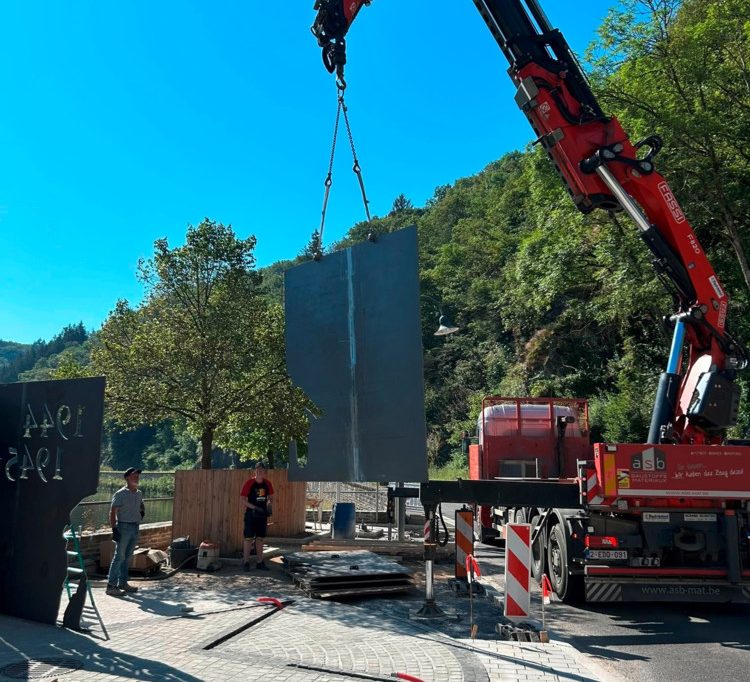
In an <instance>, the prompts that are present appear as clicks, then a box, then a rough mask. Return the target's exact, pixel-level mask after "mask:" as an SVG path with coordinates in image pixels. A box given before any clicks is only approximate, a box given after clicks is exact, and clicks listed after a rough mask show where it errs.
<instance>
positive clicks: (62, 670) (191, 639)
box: [0, 542, 604, 682]
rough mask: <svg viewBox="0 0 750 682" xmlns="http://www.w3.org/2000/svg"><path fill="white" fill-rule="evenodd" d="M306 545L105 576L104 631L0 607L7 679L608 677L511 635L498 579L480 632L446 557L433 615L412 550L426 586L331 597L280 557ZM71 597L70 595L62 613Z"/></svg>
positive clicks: (410, 561)
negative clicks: (165, 571) (298, 578)
mask: <svg viewBox="0 0 750 682" xmlns="http://www.w3.org/2000/svg"><path fill="white" fill-rule="evenodd" d="M300 544H301V543H296V545H292V546H281V545H278V544H276V543H273V542H272V543H269V545H270V546H269V547H268V549H267V551H266V552H264V556H265V559H266V563H267V564H268V565H269V566H270V569H271V570H270V571H268V572H262V571H257V570H251V571H249V572H245V571H244V570H243V568H242V565H241V562H240V561H239V560H237V559H229V560H227V559H224V561H223V566H222V568H221V569H220V570H219V571H216V572H211V573H207V572H198V571H194V570H189V571H186V570H183V571H179V572H177V573H175V574H173V575H172V576H170V577H168V578H164V579H156V580H138V579H133V580H132V584H134V585H137V586H138V587H139V591H138V592H137V593H136V594H132V595H127V596H124V597H110V596H106V595H105V590H104V587H105V583H104V581H93V582H92V585H93V586H94V587H93V592H94V598H95V601H96V604H97V607H98V609H99V611H100V613H101V616H102V619H103V621H104V626H105V628H106V633H105V632H104V631H102V628H101V626H100V625H99V624H98V623H96V621H95V620H93V619H90V618H87V620H86V621H85V624H86V625H91V626H92V629H91V631H90V632H88V633H79V632H74V631H71V630H67V629H64V628H62V627H59V626H54V625H43V624H39V623H34V622H31V621H25V620H19V619H14V618H10V617H6V616H0V680H3V679H45V680H55V679H58V680H59V681H60V682H63V681H68V680H70V681H71V682H74V681H75V682H78V681H84V680H86V681H88V680H91V681H93V680H97V681H104V680H107V681H109V682H113V681H115V680H129V679H139V680H174V681H180V682H192V681H193V680H207V681H211V682H214V681H215V682H227V681H228V680H244V679H247V678H248V677H249V678H252V679H263V680H272V681H276V680H278V681H280V682H283V681H290V682H340V681H341V680H362V679H364V680H389V679H390V680H393V679H394V678H395V676H396V674H397V673H402V674H406V675H410V676H412V677H411V678H408V677H407V678H402V679H417V680H422V681H424V682H460V681H463V680H466V681H471V682H499V681H500V680H502V681H504V682H506V681H513V680H519V681H520V680H523V681H533V680H539V681H548V680H550V681H551V680H558V681H559V680H567V681H569V682H583V681H589V680H591V681H593V680H601V679H604V678H603V677H602V675H601V671H600V670H598V669H597V668H596V667H595V665H596V664H595V662H594V661H593V660H592V659H587V658H586V657H584V656H583V655H581V654H580V653H579V652H578V651H576V650H575V649H573V647H571V646H570V645H568V644H564V643H562V642H560V641H556V639H555V633H554V632H551V633H550V636H551V641H550V642H549V643H545V644H542V643H535V642H517V641H506V640H502V639H501V638H500V635H499V634H498V632H497V624H498V623H500V622H502V620H503V619H502V610H501V608H499V607H498V604H497V592H496V590H497V587H498V585H497V584H493V582H494V581H493V580H492V578H490V579H489V580H484V581H483V582H484V584H485V586H486V587H487V592H488V594H487V596H485V597H475V598H473V600H472V608H473V613H474V619H473V620H474V623H476V625H477V633H476V638H475V639H472V638H471V636H470V633H471V622H470V619H469V608H470V604H469V599H468V597H467V596H457V595H456V594H455V593H454V592H453V591H452V590H451V589H450V587H449V584H448V579H449V578H450V577H452V576H453V568H454V567H453V562H452V560H444V561H443V562H442V563H438V564H436V566H435V578H436V580H435V598H436V602H437V604H438V605H439V606H440V607H441V608H442V609H444V610H446V611H449V612H452V613H453V614H454V616H453V617H452V618H447V619H444V620H437V621H427V622H425V621H417V620H413V619H412V618H411V617H410V614H413V613H414V612H415V611H417V610H418V609H419V608H420V607H421V606H422V605H423V602H424V597H425V593H424V563H423V562H422V561H421V560H419V559H418V558H416V557H414V558H411V556H410V557H409V558H407V559H405V560H404V565H407V566H409V567H410V568H412V569H413V571H414V579H415V584H416V587H415V588H414V589H412V590H410V591H409V592H408V593H405V594H403V595H388V596H387V597H370V598H366V599H365V598H359V599H349V600H347V601H322V600H318V599H311V598H309V597H307V596H306V595H305V594H304V593H302V592H301V591H300V590H299V589H298V588H297V587H295V585H294V584H293V582H292V580H291V578H290V577H289V576H288V574H287V573H286V572H285V570H284V567H283V564H282V561H281V557H280V555H281V554H283V553H284V552H286V551H299V546H300ZM409 555H411V552H409ZM260 597H273V598H276V599H278V600H281V601H282V602H283V603H284V604H285V606H284V608H283V609H277V608H276V607H275V606H273V605H269V604H263V603H260V602H258V598H260ZM66 605H67V597H66V595H63V599H62V603H61V611H60V622H62V613H63V610H64V608H65V606H66Z"/></svg>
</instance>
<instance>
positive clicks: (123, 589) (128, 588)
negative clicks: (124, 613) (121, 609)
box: [120, 583, 138, 594]
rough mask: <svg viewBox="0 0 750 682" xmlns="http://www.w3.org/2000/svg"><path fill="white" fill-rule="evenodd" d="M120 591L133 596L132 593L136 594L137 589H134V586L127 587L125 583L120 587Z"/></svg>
mask: <svg viewBox="0 0 750 682" xmlns="http://www.w3.org/2000/svg"><path fill="white" fill-rule="evenodd" d="M120 589H121V590H122V591H123V592H127V593H128V594H133V592H138V588H137V587H135V586H134V585H128V584H127V583H125V584H124V585H120Z"/></svg>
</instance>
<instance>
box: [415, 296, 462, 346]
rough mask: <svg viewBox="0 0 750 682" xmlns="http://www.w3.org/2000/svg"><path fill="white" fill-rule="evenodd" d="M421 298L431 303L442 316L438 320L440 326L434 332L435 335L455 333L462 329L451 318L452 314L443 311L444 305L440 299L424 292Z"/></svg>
mask: <svg viewBox="0 0 750 682" xmlns="http://www.w3.org/2000/svg"><path fill="white" fill-rule="evenodd" d="M421 298H424V299H425V300H426V301H427V302H429V303H431V304H432V305H433V306H434V308H435V310H437V311H438V313H439V315H440V318H439V320H438V328H437V331H435V332H433V336H448V334H453V333H455V332H457V331H458V330H459V329H461V327H458V326H456V325H455V324H453V320H452V319H451V317H450V315H446V314H445V313H444V312H443V306H442V305H441V304H440V302H439V301H437V300H436V299H434V298H433V297H432V296H429V295H427V294H422V295H421Z"/></svg>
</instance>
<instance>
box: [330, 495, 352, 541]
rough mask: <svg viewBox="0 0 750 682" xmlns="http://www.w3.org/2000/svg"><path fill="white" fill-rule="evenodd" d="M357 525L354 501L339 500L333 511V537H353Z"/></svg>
mask: <svg viewBox="0 0 750 682" xmlns="http://www.w3.org/2000/svg"><path fill="white" fill-rule="evenodd" d="M356 525H357V522H356V517H355V512H354V502H337V503H336V504H334V505H333V511H332V512H331V537H332V538H339V539H340V538H347V539H350V538H353V537H354V530H355V527H356Z"/></svg>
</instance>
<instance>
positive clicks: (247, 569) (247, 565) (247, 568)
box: [242, 561, 250, 571]
mask: <svg viewBox="0 0 750 682" xmlns="http://www.w3.org/2000/svg"><path fill="white" fill-rule="evenodd" d="M242 570H244V571H249V570H250V562H249V561H246V562H245V563H244V564H242Z"/></svg>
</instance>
